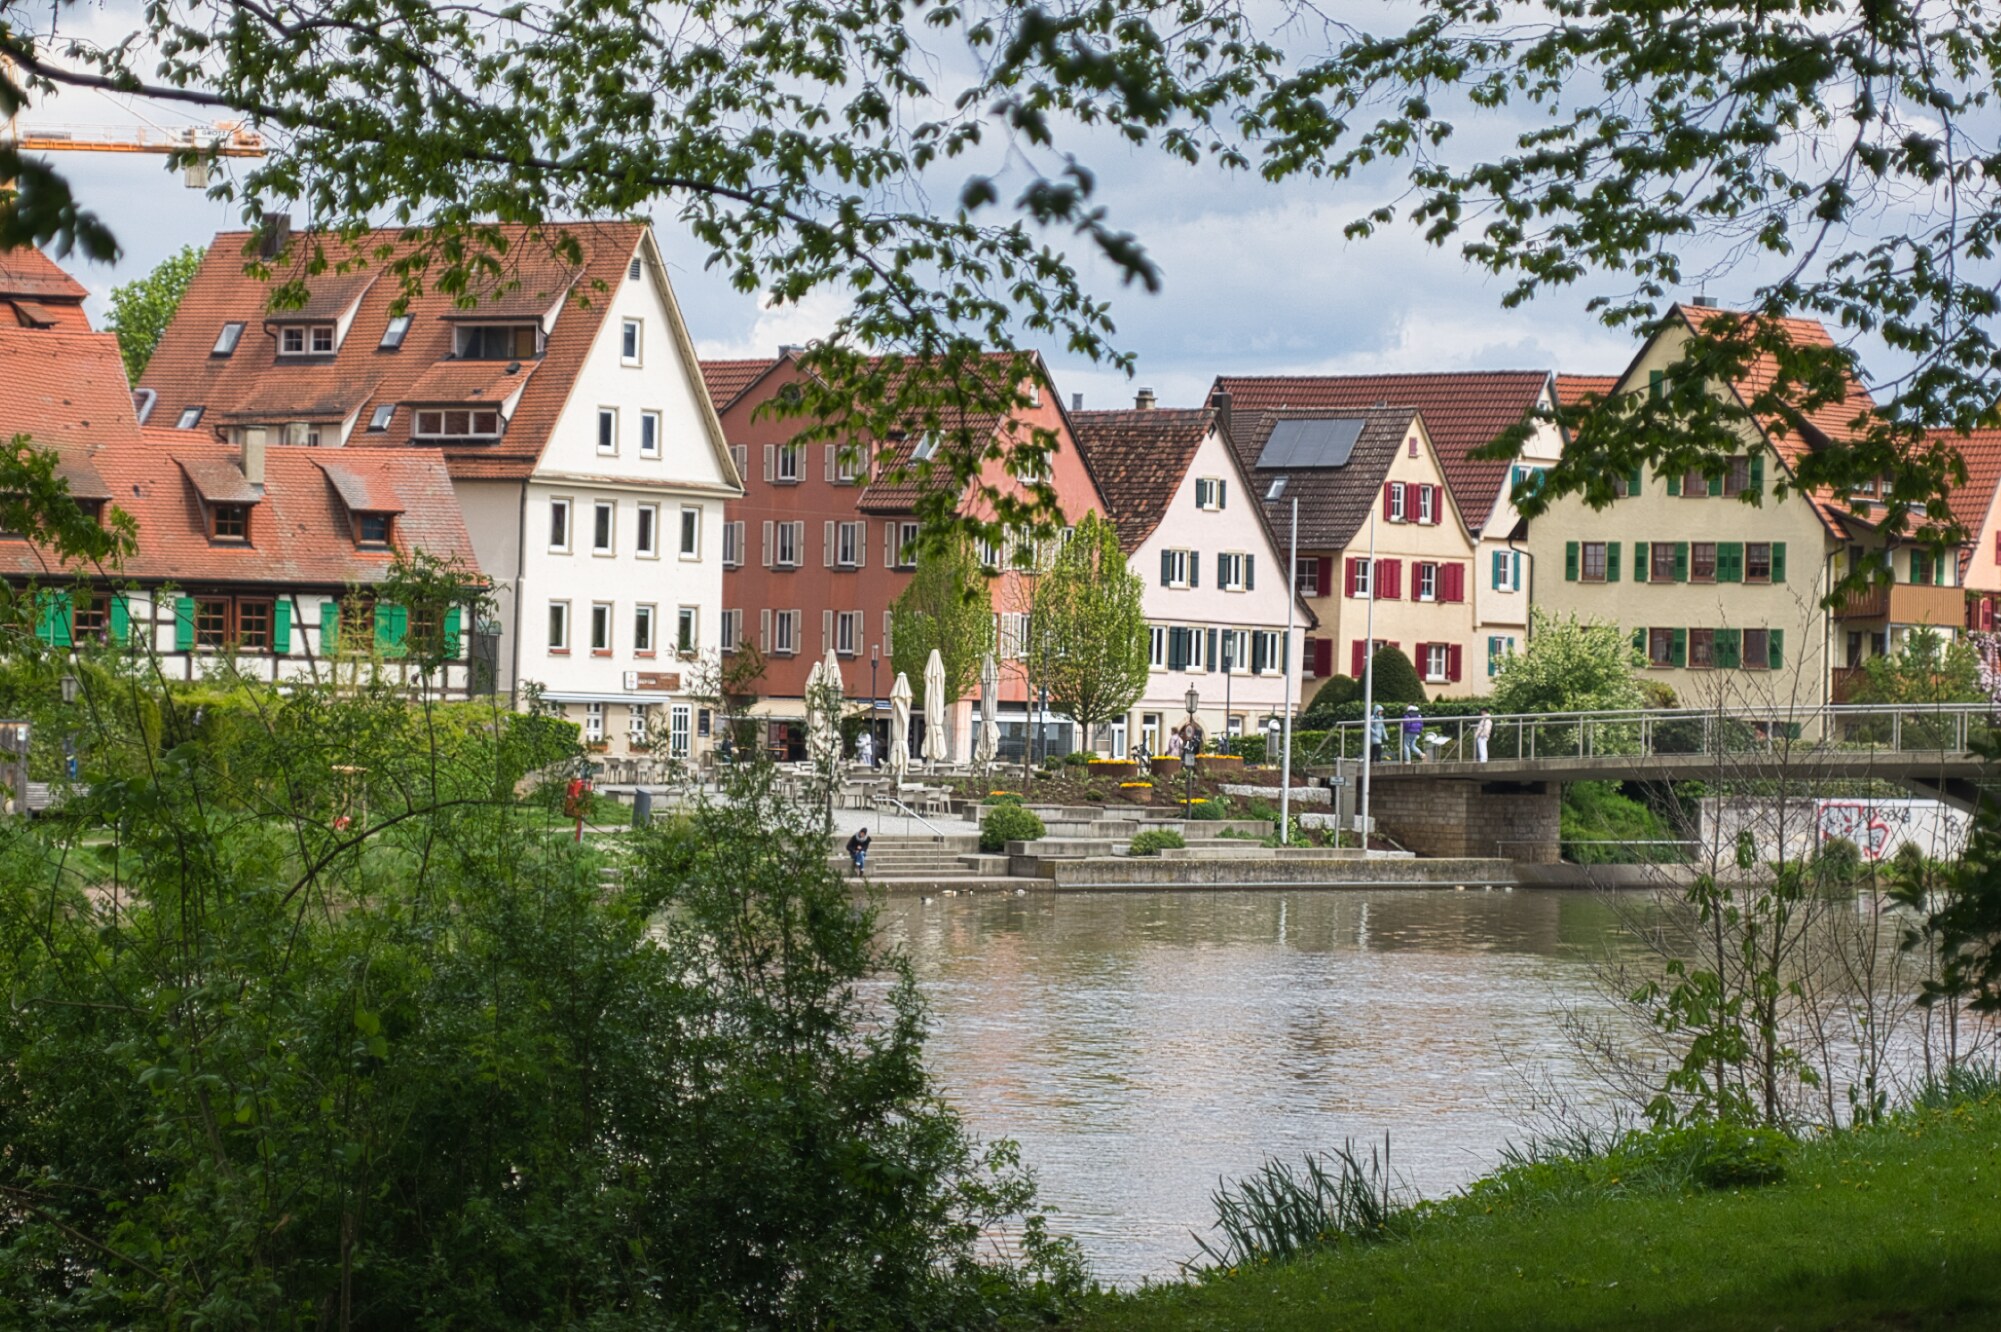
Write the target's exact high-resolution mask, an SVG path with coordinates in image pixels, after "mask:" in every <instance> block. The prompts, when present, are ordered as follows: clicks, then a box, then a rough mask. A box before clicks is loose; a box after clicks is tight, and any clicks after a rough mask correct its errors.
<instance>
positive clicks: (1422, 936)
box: [883, 892, 1624, 1283]
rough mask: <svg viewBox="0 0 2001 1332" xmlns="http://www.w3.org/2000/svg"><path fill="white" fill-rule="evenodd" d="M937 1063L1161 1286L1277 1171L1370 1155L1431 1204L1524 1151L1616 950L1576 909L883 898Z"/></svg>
mask: <svg viewBox="0 0 2001 1332" xmlns="http://www.w3.org/2000/svg"><path fill="white" fill-rule="evenodd" d="M883 928H884V930H885V932H886V934H887V936H888V937H889V938H890V939H892V940H894V941H896V942H899V943H901V944H903V945H905V946H906V947H907V948H908V949H909V951H910V954H911V957H912V960H913V961H914V963H915V965H916V968H917V973H918V976H919V978H920V980H921V981H922V983H923V986H924V989H925V992H926V994H927V995H928V997H929V998H930V1000H931V1003H932V1005H933V1008H934V1012H935V1014H936V1031H935V1034H934V1036H933V1039H932V1042H931V1046H930V1050H931V1062H932V1065H933V1067H934V1068H935V1070H936V1071H937V1073H938V1076H939V1078H940V1080H941V1082H942V1084H943V1086H944V1089H945V1091H946V1092H947V1094H948V1095H950V1096H951V1097H952V1099H953V1100H954V1101H955V1102H956V1103H957V1104H958V1105H959V1106H960V1108H961V1109H962V1110H963V1112H964V1113H965V1114H966V1116H967V1118H968V1119H969V1120H970V1122H971V1123H972V1125H973V1127H974V1128H975V1129H976V1130H977V1131H978V1132H980V1133H981V1134H982V1135H984V1136H989V1137H997V1136H1010V1137H1013V1138H1015V1139H1017V1140H1018V1141H1019V1142H1020V1143H1021V1145H1022V1150H1023V1155H1024V1157H1025V1158H1026V1159H1027V1160H1028V1162H1029V1163H1031V1164H1032V1165H1033V1166H1034V1167H1035V1168H1036V1170H1037V1171H1038V1173H1039V1174H1040V1176H1041V1180H1042V1186H1043V1194H1044V1197H1045V1198H1046V1199H1047V1200H1048V1201H1050V1202H1051V1203H1053V1204H1054V1205H1056V1206H1057V1207H1058V1208H1059V1209H1060V1215H1059V1218H1058V1221H1057V1224H1058V1226H1059V1228H1061V1229H1062V1230H1064V1231H1065V1232H1067V1233H1069V1234H1072V1235H1074V1236H1076V1237H1077V1238H1078V1239H1079V1240H1080V1241H1081V1242H1082V1243H1083V1245H1084V1247H1085V1249H1086V1251H1087V1253H1088V1254H1089V1255H1090V1258H1091V1261H1092V1265H1093V1268H1094V1270H1095V1271H1096V1273H1097V1274H1098V1275H1099V1276H1100V1277H1102V1278H1104V1279H1107V1280H1112V1281H1117V1282H1121V1283H1127V1282H1133V1281H1136V1280H1138V1279H1140V1278H1142V1277H1145V1276H1164V1275H1169V1274H1171V1273H1172V1272H1173V1271H1174V1267H1175V1263H1176V1262H1177V1261H1178V1260H1179V1259H1182V1258H1185V1257H1187V1256H1188V1255H1189V1254H1190V1253H1191V1252H1192V1251H1193V1247H1194V1246H1193V1244H1192V1242H1191V1241H1190V1239H1189V1233H1190V1232H1191V1231H1192V1230H1194V1229H1197V1228H1199V1227H1202V1226H1205V1225H1207V1223H1208V1221H1209V1219H1210V1215H1211V1208H1210V1204H1209V1193H1210V1191H1211V1190H1212V1189H1213V1188H1214V1187H1215V1184H1216V1182H1217V1180H1218V1178H1219V1177H1225V1176H1235V1175H1239V1174H1242V1173H1244V1172H1245V1171H1247V1170H1249V1169H1250V1168H1252V1167H1254V1166H1255V1165H1256V1164H1257V1163H1258V1162H1259V1161H1261V1160H1262V1159H1263V1158H1264V1157H1265V1156H1266V1155H1268V1154H1271V1153H1281V1154H1287V1155H1294V1156H1296V1155H1298V1154H1300V1153H1303V1152H1305V1151H1308V1150H1313V1149H1318V1148H1324V1147H1326V1146H1328V1145H1331V1144H1335V1143H1339V1142H1340V1141H1341V1140H1342V1139H1343V1138H1355V1139H1358V1140H1368V1139H1374V1140H1376V1141H1380V1140H1381V1138H1382V1135H1383V1134H1384V1133H1385V1132H1388V1133H1389V1134H1390V1135H1391V1138H1392V1147H1393V1153H1394V1159H1395V1163H1396V1165H1397V1167H1398V1169H1399V1170H1400V1172H1402V1173H1403V1174H1405V1175H1406V1176H1407V1177H1408V1178H1409V1179H1410V1181H1411V1182H1412V1183H1414V1184H1415V1185H1416V1186H1417V1187H1419V1188H1420V1189H1422V1190H1423V1191H1424V1192H1426V1193H1428V1194H1436V1193H1441V1192H1444V1191H1446V1190H1448V1189H1450V1188H1452V1187H1453V1186H1454V1185H1457V1184H1459V1183H1462V1182H1463V1181H1465V1180H1466V1179H1468V1178H1470V1177H1472V1176H1473V1175H1476V1174H1478V1173H1480V1172H1481V1171H1483V1170H1484V1169H1486V1168H1487V1167H1489V1166H1490V1165H1492V1164H1493V1162H1494V1161H1495V1159H1496V1156H1497V1153H1498V1150H1499V1148H1500V1147H1501V1145H1502V1144H1503V1143H1504V1142H1506V1141H1507V1140H1508V1139H1509V1138H1510V1137H1514V1136H1518V1134H1519V1131H1520V1127H1519V1126H1520V1119H1519V1116H1520V1113H1521V1111H1522V1109H1523V1106H1524V1104H1525V1091H1526V1087H1527V1085H1528V1080H1529V1079H1530V1078H1532V1077H1545V1076H1546V1077H1549V1078H1552V1079H1553V1080H1555V1081H1556V1082H1557V1083H1559V1084H1560V1085H1569V1086H1572V1087H1574V1088H1575V1090H1576V1093H1577V1095H1578V1096H1579V1097H1580V1098H1583V1099H1587V1100H1588V1099H1590V1098H1591V1097H1592V1095H1593V1092H1592V1089H1591V1088H1590V1087H1589V1086H1588V1085H1586V1084H1585V1083H1583V1082H1582V1081H1580V1078H1581V1073H1580V1070H1579V1068H1578V1066H1577V1065H1576V1063H1575V1061H1574V1058H1573V1056H1572V1054H1571V1052H1570V1050H1569V1049H1568V1047H1567V1046H1566V1045H1565V1043H1564V1041H1563V1039H1562V1037H1561V1036H1560V1035H1559V1033H1558V1031H1557V1023H1556V1019H1557V1014H1558V1012H1559V1010H1560V1009H1561V1008H1562V1007H1563V1006H1564V1005H1565V1004H1566V1003H1575V1002H1585V1001H1589V1000H1590V999H1591V998H1592V997H1593V992H1592V986H1591V980H1592V972H1593V967H1594V964H1595V963H1596V962H1597V961H1598V960H1600V959H1601V958H1602V957H1603V956H1604V955H1605V953H1606V951H1607V950H1608V949H1617V948H1621V947H1623V946H1624V944H1623V935H1622V933H1621V931H1620V929H1619V925H1618V922H1617V920H1616V919H1615V917H1614V914H1613V912H1612V910H1611V909H1610V908H1609V907H1608V906H1607V905H1606V904H1605V903H1604V902H1603V901H1601V900H1599V899H1597V898H1595V897H1594V896H1592V895H1591V894H1588V893H1557V892H1537V893H1527V892H1521V893H1502V892H1454V893H1447V892H1382V893H1348V892H1342V893H1221V894H1193V893H1160V894H1102V895H1085V896H1063V897H1053V896H1048V895H1038V896H1032V897H1012V896H976V897H960V898H940V899H938V900H935V901H933V902H930V903H928V904H926V903H922V902H919V901H917V900H915V899H898V900H895V901H892V902H891V903H889V904H888V906H887V907H886V908H885V910H884V914H883Z"/></svg>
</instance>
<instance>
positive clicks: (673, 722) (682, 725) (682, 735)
mask: <svg viewBox="0 0 2001 1332" xmlns="http://www.w3.org/2000/svg"><path fill="white" fill-rule="evenodd" d="M688 717H689V708H688V705H687V704H686V703H675V704H671V705H670V706H669V707H668V709H667V718H668V721H667V753H668V756H669V757H671V758H686V757H688Z"/></svg>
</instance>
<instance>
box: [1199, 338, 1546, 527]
mask: <svg viewBox="0 0 2001 1332" xmlns="http://www.w3.org/2000/svg"><path fill="white" fill-rule="evenodd" d="M1549 380H1550V374H1549V371H1547V370H1463V371H1438V372H1432V373H1424V374H1407V375H1218V376H1217V377H1216V382H1215V385H1214V386H1213V387H1212V389H1211V390H1210V393H1211V398H1212V400H1213V397H1214V394H1215V393H1216V392H1217V391H1227V392H1228V393H1229V395H1230V411H1231V414H1232V415H1233V416H1246V417H1250V416H1257V415H1262V414H1264V413H1266V412H1273V411H1280V410H1286V409H1297V410H1304V411H1307V412H1309V413H1314V412H1317V413H1321V414H1323V415H1325V414H1338V415H1347V416H1356V415H1364V414H1367V413H1368V412H1369V410H1370V409H1371V408H1375V407H1381V406H1385V405H1387V404H1390V403H1397V404H1400V405H1407V406H1409V407H1410V408H1411V409H1412V410H1413V411H1414V412H1416V413H1417V414H1419V415H1421V416H1423V417H1424V427H1425V430H1426V431H1427V432H1429V434H1430V436H1431V444H1432V447H1433V448H1434V449H1435V450H1436V451H1437V454H1438V462H1439V466H1440V468H1441V469H1442V470H1443V471H1444V473H1445V484H1446V485H1447V486H1449V487H1451V490H1452V498H1453V500H1454V501H1455V502H1456V503H1457V504H1458V505H1459V509H1460V512H1462V513H1464V514H1466V515H1467V516H1468V517H1469V519H1476V520H1477V521H1484V520H1485V518H1486V516H1487V514H1488V513H1489V512H1490V511H1492V509H1493V507H1494V501H1495V500H1496V499H1497V498H1498V497H1499V496H1500V494H1501V490H1502V487H1503V486H1505V485H1506V484H1507V481H1508V464H1507V463H1506V462H1495V461H1489V460H1485V459H1479V458H1475V457H1473V456H1472V454H1473V451H1474V450H1475V449H1481V448H1485V447H1486V446H1487V445H1489V444H1492V443H1493V442H1494V441H1495V440H1496V439H1497V438H1499V437H1500V434H1501V432H1502V431H1504V430H1507V429H1508V428H1509V427H1510V426H1517V425H1520V424H1521V423H1522V422H1523V421H1524V420H1526V419H1527V418H1528V416H1529V413H1530V412H1532V411H1534V410H1535V407H1536V405H1537V403H1538V402H1539V401H1540V400H1541V398H1542V395H1543V392H1544V390H1545V389H1546V388H1547V387H1548V385H1549ZM1406 420H1408V417H1406Z"/></svg>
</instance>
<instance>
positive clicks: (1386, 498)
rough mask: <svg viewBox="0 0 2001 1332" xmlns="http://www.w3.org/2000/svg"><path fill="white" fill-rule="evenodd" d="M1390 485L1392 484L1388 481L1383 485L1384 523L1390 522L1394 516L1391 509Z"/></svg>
mask: <svg viewBox="0 0 2001 1332" xmlns="http://www.w3.org/2000/svg"><path fill="white" fill-rule="evenodd" d="M1390 485H1391V483H1390V482H1388V481H1385V482H1384V483H1383V521H1384V522H1388V521H1389V520H1390V517H1391V515H1392V512H1393V511H1392V510H1391V508H1390Z"/></svg>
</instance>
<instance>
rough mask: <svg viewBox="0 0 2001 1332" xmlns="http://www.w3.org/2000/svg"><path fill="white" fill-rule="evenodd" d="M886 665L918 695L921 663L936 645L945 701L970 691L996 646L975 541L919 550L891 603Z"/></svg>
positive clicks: (921, 686)
mask: <svg viewBox="0 0 2001 1332" xmlns="http://www.w3.org/2000/svg"><path fill="white" fill-rule="evenodd" d="M889 626H890V644H889V668H890V673H891V675H892V677H894V675H895V673H896V672H898V671H901V672H902V673H903V674H905V675H908V676H909V677H910V683H911V687H912V688H914V689H915V690H917V691H918V693H919V695H920V696H921V695H922V693H923V690H924V667H925V664H926V663H927V662H928V661H929V660H930V659H931V649H932V648H937V649H938V655H939V656H940V657H941V658H942V659H943V660H944V663H945V695H946V702H947V706H948V707H949V706H950V705H951V704H952V703H954V702H956V701H958V700H959V699H962V698H964V697H965V696H966V695H967V694H970V693H971V692H972V691H973V688H974V686H975V685H977V684H978V683H979V680H980V666H981V663H983V662H984V661H985V660H986V656H987V653H989V652H991V651H993V650H994V614H993V599H992V594H991V592H990V591H989V590H988V581H987V571H986V569H985V567H984V566H982V565H981V563H980V558H979V555H978V553H977V552H976V551H975V550H974V549H973V544H972V542H970V541H967V540H965V539H964V538H955V539H951V540H947V541H945V542H944V543H943V544H941V545H938V546H935V547H931V548H926V549H923V550H920V551H919V552H918V556H917V572H916V573H914V574H912V575H911V576H910V582H909V583H908V584H907V585H906V586H905V587H904V589H903V591H902V592H900V593H898V594H897V597H896V600H895V601H894V602H892V603H891V604H890V608H889Z"/></svg>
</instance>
